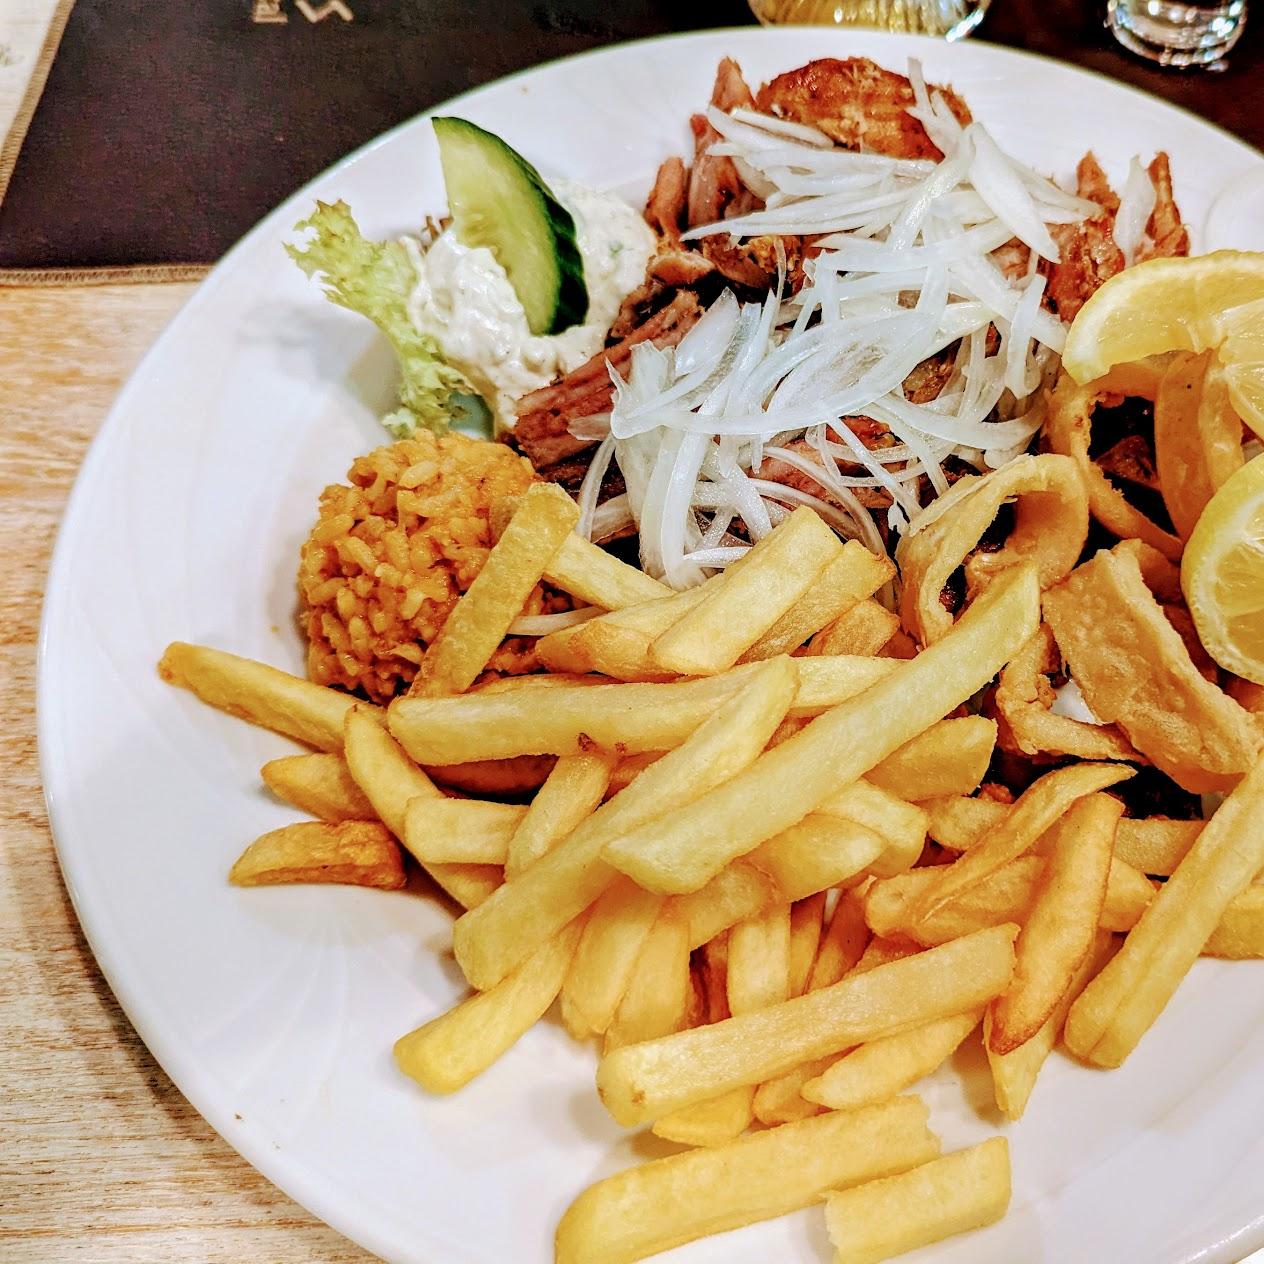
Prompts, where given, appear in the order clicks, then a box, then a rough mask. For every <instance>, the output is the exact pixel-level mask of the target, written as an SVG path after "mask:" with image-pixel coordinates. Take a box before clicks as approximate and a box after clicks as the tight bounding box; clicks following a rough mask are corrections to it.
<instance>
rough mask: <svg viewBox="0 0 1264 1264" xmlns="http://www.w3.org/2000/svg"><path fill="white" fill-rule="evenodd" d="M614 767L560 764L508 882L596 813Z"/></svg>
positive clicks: (510, 866)
mask: <svg viewBox="0 0 1264 1264" xmlns="http://www.w3.org/2000/svg"><path fill="white" fill-rule="evenodd" d="M576 538H578V537H576ZM614 764H615V761H614V759H613V758H612V757H611V756H609V755H601V754H592V755H569V756H564V757H563V758H561V759H559V760H558V761H557V764H556V765H555V766H554V768H553V771H552V772H551V773H549V777H548V780H547V781H546V782H545V783H544V785H542V786H541V787H540V790H539V793H537V794H536V796H535V798H534V799H532V800H531V806H530V807H529V808H527V812H526V815H525V816H524V817H523V818H522V821H521V822H520V823H519V825H518V828H517V829H516V830H515V831H514V835H513V837H512V838H511V839H510V840H509V849H508V854H507V856H506V859H505V880H506V881H511V880H512V879H514V878H516V877H517V876H518V874H520V873H521V872H522V871H523V870H524V869H526V868H527V867H528V866H530V865H532V864H534V862H535V861H537V860H539V859H540V857H541V856H543V855H544V854H545V852H548V851H552V849H553V848H554V847H556V846H557V844H558V843H560V842H561V841H562V839H564V838H565V837H566V836H567V835H568V834H570V833H571V832H572V831H574V830H576V829H578V828H579V825H580V824H581V822H583V821H584V819H585V818H586V817H588V816H591V815H592V813H593V812H595V811H596V810H597V808H598V806H599V805H600V803H601V801H602V799H603V798H604V797H605V793H606V790H607V789H608V788H609V785H610V774H611V773H612V772H613V771H614Z"/></svg>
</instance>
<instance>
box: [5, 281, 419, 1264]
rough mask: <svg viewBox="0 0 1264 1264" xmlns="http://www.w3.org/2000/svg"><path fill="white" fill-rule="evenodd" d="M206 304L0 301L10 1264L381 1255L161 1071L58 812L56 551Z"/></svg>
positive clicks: (344, 1261) (148, 298)
mask: <svg viewBox="0 0 1264 1264" xmlns="http://www.w3.org/2000/svg"><path fill="white" fill-rule="evenodd" d="M191 288H192V287H190V286H185V285H168V286H153V285H130V286H117V287H114V286H111V287H101V288H95V289H85V288H78V289H51V288H50V289H37V290H0V732H3V733H4V735H5V736H4V739H3V740H4V759H3V763H2V764H0V840H2V844H0V1260H3V1261H4V1262H5V1264H70V1262H73V1261H82V1262H84V1264H242V1261H244V1260H259V1261H263V1262H265V1264H316V1262H318V1264H366V1262H367V1261H369V1260H371V1259H372V1258H373V1257H371V1256H370V1255H368V1254H367V1253H366V1252H364V1251H362V1250H360V1248H358V1247H356V1246H353V1245H352V1244H351V1243H350V1242H348V1241H347V1240H346V1239H345V1238H343V1237H341V1236H340V1235H339V1234H337V1233H335V1232H334V1231H333V1230H332V1229H329V1228H327V1227H326V1226H325V1225H323V1224H321V1223H320V1222H319V1221H317V1220H315V1219H314V1218H313V1217H312V1216H310V1215H308V1213H307V1212H305V1211H303V1210H302V1209H301V1208H299V1207H297V1206H296V1205H295V1204H294V1203H292V1202H291V1201H290V1200H289V1199H288V1198H287V1197H286V1196H285V1195H284V1194H282V1193H281V1192H280V1191H279V1190H277V1189H275V1188H273V1186H272V1185H270V1184H269V1183H268V1182H267V1181H266V1180H265V1179H264V1178H263V1177H262V1176H260V1175H259V1174H258V1173H257V1172H255V1171H254V1170H253V1169H252V1168H251V1167H249V1166H248V1165H247V1164H246V1163H245V1161H244V1160H242V1159H241V1158H239V1157H238V1156H237V1154H236V1153H235V1152H234V1151H233V1150H231V1149H230V1148H229V1146H228V1145H227V1144H226V1143H225V1142H223V1141H221V1140H220V1138H219V1137H218V1136H217V1135H216V1134H215V1133H214V1132H213V1131H212V1130H211V1127H210V1125H209V1124H207V1123H206V1122H205V1121H204V1120H203V1119H202V1118H201V1116H199V1115H198V1113H197V1112H196V1111H195V1110H194V1109H193V1107H192V1106H190V1105H189V1103H188V1102H187V1101H185V1100H184V1098H183V1097H182V1096H181V1095H180V1092H179V1090H178V1089H177V1088H176V1087H175V1086H174V1085H173V1084H172V1083H171V1081H170V1080H169V1079H167V1077H166V1075H164V1074H163V1072H162V1070H161V1069H160V1068H159V1067H158V1065H157V1063H155V1062H154V1060H153V1058H152V1057H151V1056H150V1055H149V1053H148V1051H147V1050H146V1049H145V1047H144V1045H143V1044H141V1042H140V1039H139V1037H138V1036H137V1035H136V1033H135V1032H134V1031H133V1030H132V1028H131V1026H130V1025H129V1024H128V1021H127V1019H126V1018H125V1017H124V1016H123V1014H122V1012H121V1011H120V1010H119V1007H118V1003H117V1002H116V1001H115V999H114V997H113V996H112V995H111V993H110V990H109V988H108V987H107V986H106V984H105V981H104V980H103V979H102V978H101V974H100V972H99V971H98V970H97V967H96V964H95V962H94V961H93V958H92V953H91V951H90V950H89V948H88V945H87V943H86V942H85V940H84V937H83V933H82V931H80V929H79V924H78V922H77V921H76V919H75V915H74V911H73V909H72V908H71V906H70V900H69V898H68V897H67V895H66V890H65V887H64V886H63V885H62V881H61V874H60V872H59V870H58V868H57V859H56V856H55V855H54V852H53V843H52V839H51V838H50V836H49V832H48V822H47V819H46V818H45V815H44V803H43V799H42V796H41V793H40V779H39V768H38V763H37V757H36V749H35V646H36V638H37V635H38V628H39V616H40V599H41V596H42V593H43V588H44V576H45V574H46V572H47V570H48V561H49V556H50V554H51V551H52V546H53V539H54V536H55V534H56V530H57V525H58V523H59V521H60V519H61V514H62V507H63V505H64V504H65V500H66V496H67V494H68V493H69V491H70V486H71V483H72V482H73V481H74V477H75V474H76V472H77V471H78V468H79V464H80V462H81V460H82V458H83V454H84V449H85V448H86V447H87V445H88V442H89V440H91V438H92V436H93V435H94V434H95V433H96V430H97V428H98V426H99V425H100V424H101V420H102V418H103V416H104V415H105V411H106V409H107V407H108V405H109V403H110V401H111V399H112V398H113V396H114V394H115V392H116V391H117V390H118V388H119V386H120V385H121V384H122V382H123V381H124V379H125V378H126V377H127V375H128V374H129V373H130V372H131V369H132V367H133V366H134V364H135V363H136V361H137V360H138V359H139V358H140V356H141V354H142V352H144V350H145V348H146V347H148V346H149V344H150V343H151V342H152V341H153V340H154V338H155V337H156V336H157V334H158V331H159V330H160V329H161V328H162V326H163V325H164V324H165V323H166V322H167V320H168V319H169V318H170V317H171V316H172V314H173V313H174V312H175V311H176V310H177V309H178V308H179V307H180V305H181V304H182V303H183V302H184V300H185V298H187V296H188V294H189V293H190V291H191ZM436 1264H438V1262H437V1261H436Z"/></svg>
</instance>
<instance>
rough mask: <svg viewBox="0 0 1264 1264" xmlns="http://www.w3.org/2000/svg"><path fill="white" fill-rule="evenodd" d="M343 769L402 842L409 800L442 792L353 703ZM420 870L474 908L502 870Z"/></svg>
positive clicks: (347, 721) (371, 716)
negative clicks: (345, 764)
mask: <svg viewBox="0 0 1264 1264" xmlns="http://www.w3.org/2000/svg"><path fill="white" fill-rule="evenodd" d="M343 733H344V746H345V749H344V752H343V753H344V757H345V758H346V761H347V770H348V771H349V772H350V773H351V776H352V779H353V780H354V781H355V783H356V785H358V786H359V787H360V789H361V791H363V793H364V797H365V798H366V799H368V801H369V802H370V803H371V804H372V805H373V811H374V812H375V813H376V814H377V816H378V818H379V820H381V822H382V824H383V825H385V826H386V828H387V829H388V830H390V831H391V833H392V834H394V835H395V837H396V838H398V839H401V840H403V839H404V837H405V835H406V833H407V831H406V829H405V820H406V817H407V812H408V804H409V801H410V800H412V799H415V798H421V799H428V800H431V801H434V802H439V801H441V800H442V799H443V795H442V792H441V791H439V790H438V789H437V788H436V787H435V785H434V783H433V782H432V781H431V780H430V778H429V777H427V776H426V774H425V773H424V772H422V771H421V769H420V768H418V767H417V766H416V765H415V764H413V763H411V762H410V761H409V759H408V757H407V756H406V755H405V754H404V752H403V751H402V750H400V748H399V745H398V744H397V743H396V742H395V741H394V740H393V739H392V738H391V735H390V734H389V733H388V732H387V731H386V729H385V728H383V726H382V725H381V724H380V723H379V722H378V720H377V718H376V716H375V715H374V714H373V713H372V712H371V711H369V710H366V709H361V708H360V707H353V708H352V709H351V710H350V711H348V712H347V714H346V718H345V722H344V726H343ZM422 868H423V869H425V871H426V872H427V873H428V874H429V875H430V876H431V877H432V878H433V879H434V880H435V882H437V883H438V884H439V886H440V887H442V888H443V890H444V891H446V892H447V893H448V894H449V895H450V896H451V897H452V898H453V899H454V900H455V901H456V902H457V903H458V904H460V905H462V906H463V907H465V908H467V909H468V908H473V907H474V906H475V905H476V904H481V903H482V902H483V901H484V900H485V899H487V897H488V896H490V895H491V893H492V892H493V891H494V890H495V889H496V888H497V887H498V886H499V885H500V882H501V870H500V869H499V868H497V867H496V866H493V865H427V864H424V863H423V864H422Z"/></svg>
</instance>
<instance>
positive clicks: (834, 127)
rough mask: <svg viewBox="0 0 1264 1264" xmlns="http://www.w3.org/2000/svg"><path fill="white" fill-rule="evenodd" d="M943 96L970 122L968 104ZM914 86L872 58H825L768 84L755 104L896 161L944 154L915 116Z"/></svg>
mask: <svg viewBox="0 0 1264 1264" xmlns="http://www.w3.org/2000/svg"><path fill="white" fill-rule="evenodd" d="M928 87H929V88H930V90H931V92H939V93H941V94H942V95H943V98H944V101H945V103H946V104H947V106H948V108H949V109H950V110H951V111H952V113H953V115H954V116H955V117H956V118H957V119H958V120H959V121H960V122H961V123H963V124H964V123H968V122H970V110H969V108H968V107H967V106H966V103H965V102H964V101H963V100H962V99H961V98H960V97H959V96H958V95H957V94H956V93H955V92H954V91H953V90H952V89H951V88H940V87H935V86H934V85H928ZM914 104H915V102H914V97H913V85H912V84H911V83H910V82H909V81H908V79H906V78H905V77H904V76H903V75H897V74H895V73H893V72H892V71H890V70H883V68H882V67H881V66H879V65H878V64H877V63H876V62H872V61H870V60H869V59H868V58H867V57H848V58H845V59H844V60H839V59H838V58H836V57H822V58H820V59H819V60H818V61H810V62H808V64H807V65H806V66H800V67H799V69H798V70H790V71H787V72H786V73H785V74H784V75H778V76H777V77H776V78H775V79H772V80H770V81H769V82H768V83H766V84H764V86H763V87H762V88H760V90H759V94H758V96H757V97H756V105H757V107H758V108H759V109H760V110H763V111H764V112H765V113H769V114H777V115H780V116H781V117H782V118H787V119H792V120H794V121H795V122H796V123H809V124H811V125H812V126H813V127H817V128H819V129H820V130H821V131H823V132H824V133H825V134H826V135H827V136H829V137H832V138H833V139H834V140H835V141H837V142H838V143H839V144H840V145H843V146H845V147H846V148H847V149H867V150H870V151H872V152H874V153H879V154H889V155H891V156H892V157H893V158H941V157H943V155H942V154H941V153H940V151H939V150H938V148H936V146H935V143H934V142H933V141H932V140H931V138H930V137H929V136H928V135H927V134H926V129H925V128H924V127H923V126H922V125H921V123H919V122H918V121H917V120H916V119H915V118H913V116H912V115H911V114H909V112H908V111H909V109H910V108H911V107H912V106H913V105H914Z"/></svg>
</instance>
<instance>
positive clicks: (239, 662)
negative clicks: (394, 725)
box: [158, 641, 367, 751]
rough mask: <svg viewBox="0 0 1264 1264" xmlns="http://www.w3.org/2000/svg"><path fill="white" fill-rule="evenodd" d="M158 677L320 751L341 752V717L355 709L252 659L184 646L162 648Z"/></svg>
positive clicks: (349, 701) (343, 698) (339, 696)
mask: <svg viewBox="0 0 1264 1264" xmlns="http://www.w3.org/2000/svg"><path fill="white" fill-rule="evenodd" d="M158 674H159V675H160V676H161V677H162V678H163V680H165V681H166V682H167V683H168V684H169V685H179V686H180V687H181V688H184V689H188V690H190V691H191V692H192V693H194V694H196V695H197V696H198V697H199V698H201V700H202V701H203V702H205V703H207V704H208V705H209V706H212V707H215V708H217V709H218V710H220V711H227V712H228V714H229V715H235V716H237V717H238V718H239V719H242V720H249V721H250V723H251V724H257V725H259V727H260V728H265V729H271V730H272V731H273V732H274V733H283V734H284V735H285V736H286V737H292V738H294V739H295V740H296V741H300V742H303V743H305V744H306V745H308V746H314V747H315V748H316V749H317V750H322V751H340V750H342V722H343V717H344V716H345V715H346V714H347V712H348V711H349V710H350V709H351V708H352V707H353V706H356V705H357V703H356V700H355V699H354V698H352V697H351V696H350V695H349V694H345V693H340V692H339V691H338V690H337V689H326V688H325V687H324V686H323V685H313V684H312V683H311V681H309V680H303V679H302V678H301V677H300V676H291V675H290V673H289V672H283V671H280V670H279V669H277V668H276V667H268V666H267V665H265V664H264V663H256V662H255V661H254V659H251V658H240V657H239V656H238V655H236V654H228V653H225V651H223V650H213V649H211V648H209V647H208V646H205V645H188V644H186V643H185V642H184V641H172V643H171V644H170V645H168V646H167V649H166V652H165V653H164V654H163V656H162V659H161V661H160V662H159V664H158ZM358 705H360V706H367V704H366V703H359V704H358Z"/></svg>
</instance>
